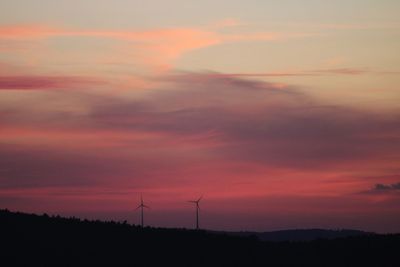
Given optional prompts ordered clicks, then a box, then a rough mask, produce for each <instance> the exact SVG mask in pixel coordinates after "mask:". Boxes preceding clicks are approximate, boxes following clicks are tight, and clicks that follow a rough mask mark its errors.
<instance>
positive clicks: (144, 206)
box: [136, 195, 150, 228]
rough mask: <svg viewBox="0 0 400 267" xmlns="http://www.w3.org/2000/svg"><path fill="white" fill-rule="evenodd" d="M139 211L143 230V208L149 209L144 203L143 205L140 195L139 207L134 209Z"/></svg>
mask: <svg viewBox="0 0 400 267" xmlns="http://www.w3.org/2000/svg"><path fill="white" fill-rule="evenodd" d="M139 208H140V209H141V215H142V216H141V226H142V228H143V226H144V223H143V208H146V209H149V208H150V207H148V206H146V205H145V204H144V203H143V197H142V195H140V205H139V206H138V207H137V208H136V209H139Z"/></svg>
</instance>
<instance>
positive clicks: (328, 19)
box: [0, 0, 400, 233]
mask: <svg viewBox="0 0 400 267" xmlns="http://www.w3.org/2000/svg"><path fill="white" fill-rule="evenodd" d="M399 11H400V2H399V1H397V0H380V1H378V0H346V1H344V0H337V1H329V2H327V1H322V0H303V1H289V0H281V1H270V0H268V1H266V0H248V1H236V0H219V1H215V0H213V1H211V0H203V1H187V0H185V1H184V0H169V1H161V0H159V1H155V0H147V1H135V0H132V1H125V0H112V1H111V0H84V1H82V0H80V1H77V0H69V1H66V0H57V1H54V0H42V1H36V0H35V1H33V0H24V1H22V0H12V1H11V0H2V1H1V2H0V208H8V209H11V210H15V211H24V212H32V213H44V212H46V213H48V214H60V215H64V216H76V217H81V218H89V219H105V220H118V221H122V220H127V221H129V222H130V223H135V224H138V223H139V222H140V214H139V212H138V211H137V210H135V208H136V207H137V206H138V205H139V203H140V196H141V195H142V196H143V199H144V202H145V204H146V205H148V206H150V207H151V209H149V210H146V211H145V224H146V225H151V226H161V227H187V228H190V227H193V226H194V225H195V207H194V206H193V205H192V204H191V203H189V202H188V200H194V199H197V198H199V197H200V196H203V199H202V200H201V202H200V207H201V211H200V226H201V227H202V228H206V229H215V230H229V231H238V230H254V231H272V230H280V229H299V228H328V229H338V228H347V229H348V228H353V229H361V230H366V231H376V232H381V233H386V232H400V212H399V206H400V163H399V162H400V105H399V103H400V88H399V86H400V53H399V50H400V18H399V16H398V13H399Z"/></svg>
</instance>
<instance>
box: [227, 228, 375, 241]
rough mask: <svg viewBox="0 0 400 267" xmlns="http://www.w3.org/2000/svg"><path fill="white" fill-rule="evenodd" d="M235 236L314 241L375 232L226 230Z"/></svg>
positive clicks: (268, 239)
mask: <svg viewBox="0 0 400 267" xmlns="http://www.w3.org/2000/svg"><path fill="white" fill-rule="evenodd" d="M224 233H226V234H229V235H234V236H244V237H249V236H256V237H257V238H259V239H260V240H262V241H274V242H282V241H312V240H317V239H335V238H344V237H352V236H365V235H374V234H375V233H373V232H364V231H360V230H352V229H340V230H328V229H293V230H279V231H270V232H247V231H244V232H224Z"/></svg>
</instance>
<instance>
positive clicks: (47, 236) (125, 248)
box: [0, 210, 400, 266]
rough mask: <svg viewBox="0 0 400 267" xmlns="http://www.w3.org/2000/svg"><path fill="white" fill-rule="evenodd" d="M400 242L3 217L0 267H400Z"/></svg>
mask: <svg viewBox="0 0 400 267" xmlns="http://www.w3.org/2000/svg"><path fill="white" fill-rule="evenodd" d="M399 252H400V235H398V234H396V235H373V234H368V235H359V236H355V237H347V238H338V239H321V240H314V241H296V242H288V241H286V242H265V241H260V240H258V239H257V238H256V237H239V236H230V235H225V234H218V233H210V232H206V231H192V230H180V229H160V228H144V229H141V228H139V227H136V226H131V225H128V224H124V223H115V222H100V221H82V220H79V219H74V218H69V219H66V218H60V217H49V216H46V215H44V216H37V215H30V214H23V213H13V212H9V211H7V210H0V266H13V265H14V266H15V265H23V266H89V265H108V266H118V265H124V266H400V257H399V255H400V254H399Z"/></svg>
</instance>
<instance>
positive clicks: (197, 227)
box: [188, 196, 203, 230]
mask: <svg viewBox="0 0 400 267" xmlns="http://www.w3.org/2000/svg"><path fill="white" fill-rule="evenodd" d="M202 198H203V196H201V197H200V198H199V199H198V200H189V201H188V202H190V203H194V204H196V230H199V211H200V206H199V202H200V200H201V199H202Z"/></svg>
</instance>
